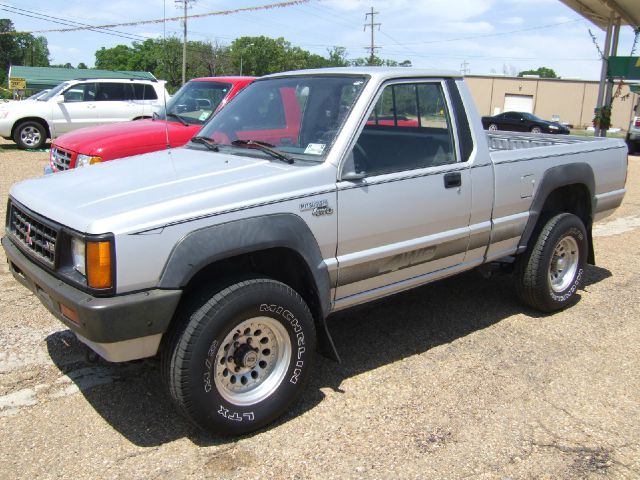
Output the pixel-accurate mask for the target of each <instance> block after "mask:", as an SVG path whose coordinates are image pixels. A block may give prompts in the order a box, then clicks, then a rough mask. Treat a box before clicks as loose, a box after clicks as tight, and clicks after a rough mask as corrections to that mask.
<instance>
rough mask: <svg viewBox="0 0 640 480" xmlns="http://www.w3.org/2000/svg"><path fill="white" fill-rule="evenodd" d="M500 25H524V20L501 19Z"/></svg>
mask: <svg viewBox="0 0 640 480" xmlns="http://www.w3.org/2000/svg"><path fill="white" fill-rule="evenodd" d="M500 23H504V24H505V25H522V24H523V23H524V18H522V17H509V18H503V19H502V20H500Z"/></svg>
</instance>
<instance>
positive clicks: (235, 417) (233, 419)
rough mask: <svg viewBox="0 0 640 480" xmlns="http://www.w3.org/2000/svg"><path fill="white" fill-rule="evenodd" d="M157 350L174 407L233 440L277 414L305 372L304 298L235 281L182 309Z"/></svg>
mask: <svg viewBox="0 0 640 480" xmlns="http://www.w3.org/2000/svg"><path fill="white" fill-rule="evenodd" d="M178 320H182V321H183V322H182V327H181V328H177V329H176V330H175V331H173V332H172V334H169V337H168V338H169V341H168V342H167V344H166V345H165V346H164V348H163V352H162V355H163V369H164V375H165V380H166V382H167V385H168V387H169V391H170V394H171V397H172V399H173V401H174V402H175V404H176V406H177V407H178V409H179V410H180V411H181V412H182V413H183V414H184V415H185V416H186V417H187V418H188V419H189V420H191V421H192V422H193V423H195V424H196V425H198V426H199V427H201V428H203V429H204V430H207V431H210V432H215V433H221V434H225V435H237V434H241V433H246V432H250V431H252V430H256V429H258V428H260V427H262V426H264V425H267V424H268V423H271V422H272V421H274V420H275V419H277V418H278V417H280V416H281V415H282V414H283V413H284V412H285V411H286V410H287V408H288V407H289V406H290V405H291V404H292V403H293V402H294V401H295V399H296V398H297V397H298V395H299V394H300V392H301V391H302V390H303V387H304V385H305V383H306V381H307V380H308V378H309V375H310V373H311V368H312V362H313V356H314V353H315V329H314V323H313V318H312V316H311V313H310V312H309V309H308V308H307V305H306V304H305V302H304V300H303V299H302V298H301V297H300V296H299V295H298V294H297V293H296V292H295V291H293V290H292V289H291V288H289V287H288V286H286V285H284V284H282V283H280V282H276V281H274V280H270V279H254V280H247V281H244V282H239V283H236V284H234V285H232V286H230V287H227V288H225V289H223V290H220V291H218V292H214V293H212V294H210V295H203V296H200V297H199V298H197V299H196V301H195V302H194V303H193V305H191V306H190V307H188V308H187V309H186V310H185V312H184V315H183V318H182V319H178Z"/></svg>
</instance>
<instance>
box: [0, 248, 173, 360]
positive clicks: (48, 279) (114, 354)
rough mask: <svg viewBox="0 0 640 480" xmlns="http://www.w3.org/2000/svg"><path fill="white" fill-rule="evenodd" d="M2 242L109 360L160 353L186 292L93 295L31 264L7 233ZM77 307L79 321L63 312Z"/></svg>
mask: <svg viewBox="0 0 640 480" xmlns="http://www.w3.org/2000/svg"><path fill="white" fill-rule="evenodd" d="M2 246H3V248H4V250H5V253H6V255H7V259H8V261H9V269H10V270H11V273H12V274H13V276H14V277H15V279H16V280H18V281H19V282H20V283H22V284H23V285H24V286H25V287H27V288H28V289H29V290H31V291H32V292H33V293H34V294H35V295H36V296H37V297H38V299H39V300H40V301H41V302H42V304H43V305H44V306H45V307H46V308H47V309H48V310H49V311H50V312H51V313H52V314H53V315H55V316H56V318H58V319H59V320H60V321H62V323H64V324H65V325H66V326H67V327H69V328H70V329H71V330H72V331H73V332H75V333H76V334H77V336H78V338H79V339H80V340H81V341H82V342H84V343H86V344H87V345H89V346H90V347H91V348H93V349H94V350H95V351H96V352H97V353H99V354H100V355H102V356H103V357H104V358H105V359H107V360H110V361H126V360H133V359H136V358H144V357H148V356H153V355H155V353H156V351H157V348H158V345H159V343H160V339H161V337H162V334H163V333H164V332H165V331H166V330H167V328H168V327H169V323H170V322H171V319H172V317H173V313H174V311H175V309H176V307H177V306H178V302H179V301H180V297H181V295H182V291H181V290H161V289H154V290H147V291H143V292H136V293H130V294H123V295H117V296H114V297H106V298H101V297H94V296H92V295H89V294H88V293H85V292H83V291H81V290H78V289H77V288H75V287H72V286H71V285H69V284H67V283H65V282H63V281H61V280H59V279H57V278H55V277H54V276H52V275H50V274H49V273H47V272H46V271H45V270H43V269H42V268H41V267H40V266H38V265H36V264H35V263H34V262H32V261H31V260H30V259H29V258H28V257H27V256H26V255H25V254H24V253H22V252H21V251H20V250H19V249H18V248H17V247H16V246H15V245H14V244H13V243H12V242H11V241H10V240H9V238H7V237H3V238H2ZM61 305H64V306H65V307H67V308H69V309H71V310H73V311H75V312H76V313H77V317H78V321H77V322H76V321H73V320H71V319H70V318H68V317H67V316H65V315H64V314H63V313H62V309H61Z"/></svg>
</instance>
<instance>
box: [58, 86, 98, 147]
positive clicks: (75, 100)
mask: <svg viewBox="0 0 640 480" xmlns="http://www.w3.org/2000/svg"><path fill="white" fill-rule="evenodd" d="M62 96H63V97H64V101H63V102H62V103H57V102H56V101H55V99H53V102H54V106H53V113H52V121H51V125H52V127H53V132H52V133H53V135H54V136H55V137H58V136H60V135H62V134H63V133H67V132H70V131H72V130H76V129H78V128H83V127H93V126H95V125H98V124H99V123H100V118H99V114H98V110H97V109H96V101H95V100H96V84H95V83H93V82H85V83H77V84H75V85H72V86H71V87H69V88H68V89H67V90H65V91H64V92H63V93H62Z"/></svg>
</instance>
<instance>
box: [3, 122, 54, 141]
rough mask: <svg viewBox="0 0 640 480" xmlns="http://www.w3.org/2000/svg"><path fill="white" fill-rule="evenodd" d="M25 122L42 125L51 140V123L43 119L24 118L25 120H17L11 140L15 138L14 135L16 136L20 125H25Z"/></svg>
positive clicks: (12, 128)
mask: <svg viewBox="0 0 640 480" xmlns="http://www.w3.org/2000/svg"><path fill="white" fill-rule="evenodd" d="M24 122H37V123H39V124H40V125H42V126H43V127H44V131H45V133H46V134H47V138H51V128H49V122H47V121H46V120H45V119H44V118H42V117H24V118H20V119H18V120H16V121H15V122H13V126H12V127H11V138H13V137H14V135H15V134H16V129H17V128H18V125H20V124H22V123H24Z"/></svg>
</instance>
